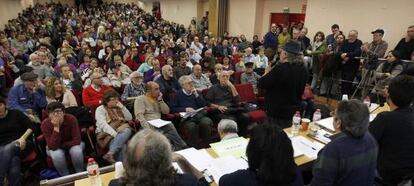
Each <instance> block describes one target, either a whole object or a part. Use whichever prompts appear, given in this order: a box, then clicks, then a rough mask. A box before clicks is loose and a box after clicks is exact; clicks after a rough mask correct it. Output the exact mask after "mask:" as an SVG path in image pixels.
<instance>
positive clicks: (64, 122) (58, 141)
mask: <svg viewBox="0 0 414 186" xmlns="http://www.w3.org/2000/svg"><path fill="white" fill-rule="evenodd" d="M46 110H47V112H48V114H49V117H48V118H47V119H45V120H44V121H43V122H42V125H41V129H42V133H43V135H44V137H45V139H46V152H47V155H48V156H49V157H50V158H52V161H53V165H54V166H55V168H56V170H57V171H58V172H59V174H60V175H61V176H65V175H69V174H70V172H69V169H68V165H67V161H66V155H69V156H70V159H71V161H72V165H73V168H74V169H75V171H76V172H82V171H84V169H85V167H84V162H83V149H84V148H85V145H84V143H82V142H81V136H80V130H79V126H78V120H77V119H76V117H75V116H73V115H70V114H65V111H64V110H65V106H64V105H63V104H62V103H60V102H52V103H49V104H48V105H47V107H46Z"/></svg>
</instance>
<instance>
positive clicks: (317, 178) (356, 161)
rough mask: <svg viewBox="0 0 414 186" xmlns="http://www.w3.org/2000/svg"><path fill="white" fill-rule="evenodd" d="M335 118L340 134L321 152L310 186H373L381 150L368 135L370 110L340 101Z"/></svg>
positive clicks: (355, 102) (356, 101) (361, 105)
mask: <svg viewBox="0 0 414 186" xmlns="http://www.w3.org/2000/svg"><path fill="white" fill-rule="evenodd" d="M333 117H334V121H333V125H334V127H335V130H336V131H337V132H341V133H340V134H339V136H338V137H336V138H334V139H333V140H332V141H331V142H329V143H328V144H327V145H326V146H325V147H324V148H322V149H321V150H320V151H319V153H318V159H317V160H316V161H315V163H314V165H313V172H312V173H313V179H312V183H311V185H337V186H341V185H343V186H345V185H347V186H348V185H361V186H372V185H373V184H374V178H375V168H376V165H377V155H378V147H377V143H376V142H375V138H374V137H372V136H371V134H370V133H369V132H368V125H369V110H368V107H367V106H366V105H365V104H364V103H362V102H361V101H359V100H350V101H341V102H339V103H338V107H337V108H336V110H335V112H334V116H333Z"/></svg>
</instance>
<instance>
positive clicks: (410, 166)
mask: <svg viewBox="0 0 414 186" xmlns="http://www.w3.org/2000/svg"><path fill="white" fill-rule="evenodd" d="M413 101H414V77H412V76H408V75H401V76H397V77H395V78H394V79H393V80H392V81H391V83H390V85H389V88H388V95H387V103H388V105H389V106H390V109H391V111H390V112H382V113H380V114H378V116H377V117H376V118H375V120H374V121H372V122H371V125H370V126H369V131H370V132H371V134H372V135H373V136H374V137H375V139H376V140H377V141H378V147H379V153H378V163H377V170H378V173H379V175H378V178H377V180H376V181H377V182H379V183H381V184H380V185H403V184H401V183H404V182H405V181H407V180H410V179H413V178H414V108H413V107H412V106H411V104H412V103H413Z"/></svg>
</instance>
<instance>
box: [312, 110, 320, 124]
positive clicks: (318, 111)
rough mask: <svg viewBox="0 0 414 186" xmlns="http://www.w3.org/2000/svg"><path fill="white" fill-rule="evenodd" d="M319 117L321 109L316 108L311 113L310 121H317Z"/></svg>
mask: <svg viewBox="0 0 414 186" xmlns="http://www.w3.org/2000/svg"><path fill="white" fill-rule="evenodd" d="M321 118H322V114H321V109H316V111H315V112H314V113H313V118H312V121H313V122H317V121H319V120H321Z"/></svg>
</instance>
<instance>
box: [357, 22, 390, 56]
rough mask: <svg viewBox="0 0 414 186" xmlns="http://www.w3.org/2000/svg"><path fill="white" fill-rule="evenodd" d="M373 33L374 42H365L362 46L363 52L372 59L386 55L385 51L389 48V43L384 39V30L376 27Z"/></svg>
mask: <svg viewBox="0 0 414 186" xmlns="http://www.w3.org/2000/svg"><path fill="white" fill-rule="evenodd" d="M371 34H372V42H371V43H364V44H363V45H362V47H361V50H362V52H363V53H366V54H367V56H368V57H369V58H371V59H373V58H382V57H384V55H385V52H386V51H387V49H388V43H387V42H386V41H384V40H382V38H383V37H384V30H382V29H376V30H374V31H372V32H371Z"/></svg>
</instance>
